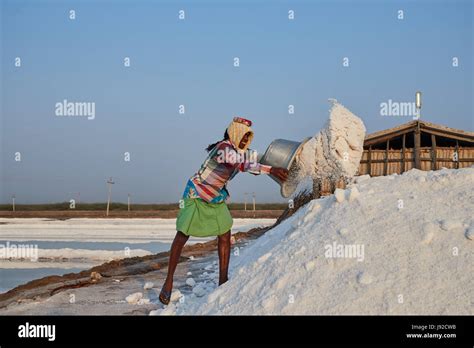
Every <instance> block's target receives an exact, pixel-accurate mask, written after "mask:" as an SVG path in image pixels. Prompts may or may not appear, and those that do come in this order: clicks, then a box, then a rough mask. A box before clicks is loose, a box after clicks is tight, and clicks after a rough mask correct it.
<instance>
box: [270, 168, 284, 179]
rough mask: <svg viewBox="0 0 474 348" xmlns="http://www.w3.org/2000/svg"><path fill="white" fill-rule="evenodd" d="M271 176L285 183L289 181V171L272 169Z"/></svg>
mask: <svg viewBox="0 0 474 348" xmlns="http://www.w3.org/2000/svg"><path fill="white" fill-rule="evenodd" d="M270 174H271V175H273V176H275V177H277V178H278V179H280V181H281V182H285V181H286V180H287V179H288V169H286V168H276V167H272V169H270Z"/></svg>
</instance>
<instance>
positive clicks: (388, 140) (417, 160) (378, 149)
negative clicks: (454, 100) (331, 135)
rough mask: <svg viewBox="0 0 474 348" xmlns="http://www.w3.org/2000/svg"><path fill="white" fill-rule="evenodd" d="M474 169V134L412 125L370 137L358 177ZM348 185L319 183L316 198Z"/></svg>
mask: <svg viewBox="0 0 474 348" xmlns="http://www.w3.org/2000/svg"><path fill="white" fill-rule="evenodd" d="M472 165H474V133H473V132H468V131H463V130H459V129H454V128H449V127H445V126H441V125H437V124H433V123H430V122H426V121H420V120H418V121H412V122H408V123H405V124H402V125H400V126H397V127H394V128H390V129H386V130H383V131H379V132H375V133H372V134H368V135H367V136H366V137H365V140H364V152H363V154H362V159H361V161H360V165H359V172H358V174H357V175H364V174H369V175H370V176H380V175H390V174H393V173H397V174H401V173H403V172H405V171H407V170H410V169H412V168H417V169H421V170H437V169H441V168H443V167H444V168H456V169H457V168H464V167H469V166H472ZM344 187H345V182H344V180H343V179H340V180H338V181H336V182H331V181H329V180H323V181H322V182H315V183H314V186H313V194H314V196H315V197H319V196H325V195H329V194H332V193H333V192H334V190H335V189H336V188H344Z"/></svg>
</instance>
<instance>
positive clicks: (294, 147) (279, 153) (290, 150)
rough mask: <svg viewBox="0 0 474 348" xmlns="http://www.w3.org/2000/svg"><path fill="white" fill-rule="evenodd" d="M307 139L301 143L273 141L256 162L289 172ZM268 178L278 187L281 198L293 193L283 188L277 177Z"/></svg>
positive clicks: (283, 140) (282, 140)
mask: <svg viewBox="0 0 474 348" xmlns="http://www.w3.org/2000/svg"><path fill="white" fill-rule="evenodd" d="M309 139H311V137H308V138H305V139H304V140H303V141H301V142H298V141H291V140H286V139H276V140H273V141H272V143H271V144H270V145H269V146H268V148H267V150H266V151H265V153H264V154H263V156H262V157H261V158H259V159H258V162H259V163H261V164H266V165H270V166H272V167H279V168H286V169H288V170H289V169H290V168H291V165H292V164H293V161H294V159H295V157H296V156H297V155H298V153H299V152H300V151H301V150H302V148H303V145H304V144H305V143H306V142H307V141H308V140H309ZM269 176H270V177H271V178H272V179H273V180H275V181H276V182H277V183H278V185H280V193H281V195H282V196H283V197H288V196H290V195H291V193H293V192H290V191H291V190H289V188H288V187H286V186H285V183H282V182H281V181H280V180H279V179H278V178H277V177H275V176H273V175H271V174H270V175H269ZM293 190H294V189H293Z"/></svg>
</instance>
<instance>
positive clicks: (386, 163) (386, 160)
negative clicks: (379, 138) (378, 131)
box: [383, 140, 390, 175]
mask: <svg viewBox="0 0 474 348" xmlns="http://www.w3.org/2000/svg"><path fill="white" fill-rule="evenodd" d="M389 146H390V140H387V147H386V148H385V159H384V163H383V175H387V174H388V148H389Z"/></svg>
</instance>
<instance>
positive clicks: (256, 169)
mask: <svg viewBox="0 0 474 348" xmlns="http://www.w3.org/2000/svg"><path fill="white" fill-rule="evenodd" d="M270 169H271V166H267V165H263V164H260V163H258V162H257V158H256V152H253V151H247V152H245V153H244V154H240V153H239V152H237V151H236V149H235V148H234V146H233V145H232V143H231V142H230V141H229V140H223V141H221V142H220V143H218V144H217V145H216V146H215V147H214V149H212V151H211V152H210V153H209V155H208V157H207V158H206V160H205V161H204V163H203V164H202V166H201V168H200V169H199V171H198V172H197V173H196V174H194V175H193V176H192V177H191V178H190V179H189V181H188V183H187V185H186V189H185V190H184V194H183V198H201V199H203V200H205V201H206V202H209V203H220V202H223V201H225V199H226V198H227V197H228V195H229V193H228V192H227V189H226V184H227V182H228V181H229V180H231V179H232V178H233V177H234V176H235V175H236V174H237V173H238V172H249V173H252V174H255V175H258V174H270Z"/></svg>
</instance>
